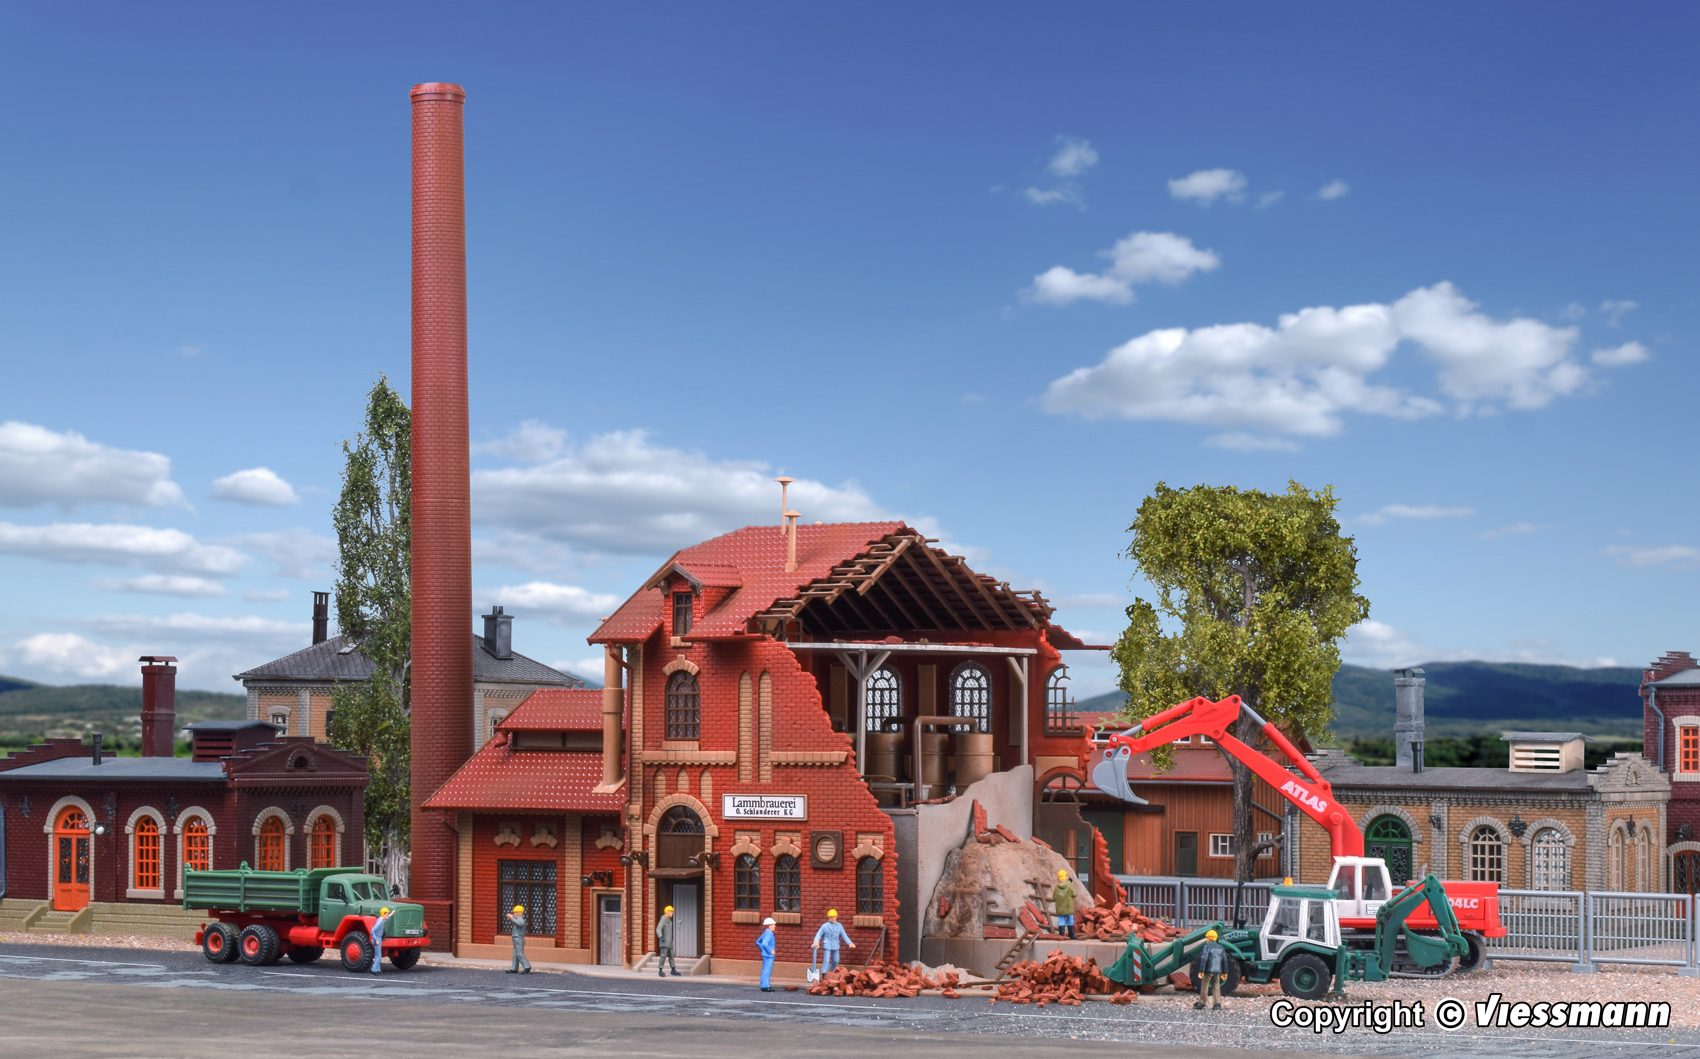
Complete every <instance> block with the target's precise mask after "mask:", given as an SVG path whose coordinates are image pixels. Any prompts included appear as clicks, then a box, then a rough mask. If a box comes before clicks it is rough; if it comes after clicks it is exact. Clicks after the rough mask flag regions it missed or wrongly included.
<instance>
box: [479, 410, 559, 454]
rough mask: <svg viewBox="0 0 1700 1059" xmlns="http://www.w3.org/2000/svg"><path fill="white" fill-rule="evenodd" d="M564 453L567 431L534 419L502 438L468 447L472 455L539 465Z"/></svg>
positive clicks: (528, 420)
mask: <svg viewBox="0 0 1700 1059" xmlns="http://www.w3.org/2000/svg"><path fill="white" fill-rule="evenodd" d="M566 450H567V432H566V431H564V430H559V429H557V428H555V427H552V426H550V425H549V424H547V423H543V422H540V421H538V420H536V419H527V420H526V421H525V422H523V423H521V424H520V425H519V426H517V427H515V428H514V429H513V430H511V431H509V432H508V434H507V436H506V437H501V438H497V439H496V440H494V441H481V442H478V443H477V444H475V445H473V446H472V451H473V452H487V453H490V454H491V455H493V456H502V457H504V458H506V459H510V460H518V461H519V462H521V463H543V462H545V461H548V460H553V459H555V458H557V457H559V456H560V455H561V454H562V453H563V452H565V451H566Z"/></svg>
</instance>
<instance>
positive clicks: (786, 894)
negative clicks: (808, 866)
mask: <svg viewBox="0 0 1700 1059" xmlns="http://www.w3.org/2000/svg"><path fill="white" fill-rule="evenodd" d="M773 910H774V911H775V912H801V911H802V910H803V869H802V867H801V866H800V865H798V863H797V858H796V857H793V856H792V855H791V854H789V853H784V854H781V855H780V856H778V857H776V858H774V861H773Z"/></svg>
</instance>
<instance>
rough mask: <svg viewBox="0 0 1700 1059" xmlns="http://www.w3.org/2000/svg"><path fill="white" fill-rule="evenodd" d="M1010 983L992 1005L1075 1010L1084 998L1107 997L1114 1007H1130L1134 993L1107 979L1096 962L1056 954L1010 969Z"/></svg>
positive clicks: (1003, 988)
mask: <svg viewBox="0 0 1700 1059" xmlns="http://www.w3.org/2000/svg"><path fill="white" fill-rule="evenodd" d="M1009 977H1010V978H1011V979H1012V980H1011V981H1007V982H1004V983H1002V984H1001V985H1000V986H999V987H998V991H997V993H996V995H994V996H993V997H992V998H991V1002H992V1003H994V1004H996V1003H997V1002H998V1001H1000V1000H1003V1001H1007V1002H1008V1003H1011V1004H1038V1005H1039V1006H1040V1007H1044V1006H1045V1005H1046V1004H1062V1005H1064V1006H1066V1007H1075V1006H1078V1005H1079V1004H1080V998H1081V997H1083V996H1108V997H1109V998H1110V1003H1112V1004H1131V1003H1132V1002H1133V999H1134V992H1133V991H1132V990H1130V989H1128V988H1127V987H1126V986H1123V985H1121V984H1120V983H1118V982H1112V981H1110V980H1109V979H1108V978H1105V977H1104V972H1102V971H1100V970H1099V969H1098V961H1097V960H1095V959H1091V958H1088V959H1085V960H1082V959H1081V958H1080V957H1078V956H1069V955H1066V954H1064V953H1062V952H1060V951H1059V952H1053V953H1051V954H1050V955H1049V956H1047V957H1045V958H1044V960H1042V961H1035V960H1022V961H1021V962H1020V963H1018V964H1016V965H1015V966H1014V967H1011V968H1010V969H1009Z"/></svg>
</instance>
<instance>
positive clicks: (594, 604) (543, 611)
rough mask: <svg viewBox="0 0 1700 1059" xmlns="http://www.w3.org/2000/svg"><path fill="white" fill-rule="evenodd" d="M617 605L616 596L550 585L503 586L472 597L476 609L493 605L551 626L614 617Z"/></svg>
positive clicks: (536, 583) (580, 623)
mask: <svg viewBox="0 0 1700 1059" xmlns="http://www.w3.org/2000/svg"><path fill="white" fill-rule="evenodd" d="M620 602H621V597H619V596H613V595H608V594H607V593H603V592H591V591H589V590H587V589H585V588H582V587H580V586H578V585H561V584H555V583H553V582H550V581H531V582H528V583H526V584H523V585H503V586H502V587H501V588H493V589H488V590H486V591H482V592H479V593H476V594H475V595H474V603H475V605H476V606H477V607H478V608H479V609H483V608H485V607H488V606H490V605H491V604H493V603H494V604H500V605H501V606H502V607H503V608H505V609H506V610H508V611H509V612H511V613H513V614H514V615H516V616H523V617H527V618H530V617H537V618H541V619H543V620H544V621H546V622H548V623H549V624H551V625H583V624H586V623H590V622H596V621H598V620H600V619H602V618H606V617H607V616H608V615H610V614H612V613H614V608H615V607H618V606H619V605H620Z"/></svg>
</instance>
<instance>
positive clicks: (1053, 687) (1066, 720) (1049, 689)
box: [1045, 666, 1080, 735]
mask: <svg viewBox="0 0 1700 1059" xmlns="http://www.w3.org/2000/svg"><path fill="white" fill-rule="evenodd" d="M1045 734H1046V735H1079V734H1080V722H1079V721H1078V720H1076V719H1075V716H1074V699H1073V698H1071V697H1070V696H1069V693H1068V667H1067V666H1058V667H1057V668H1055V669H1053V670H1051V675H1050V676H1049V677H1047V678H1045Z"/></svg>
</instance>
